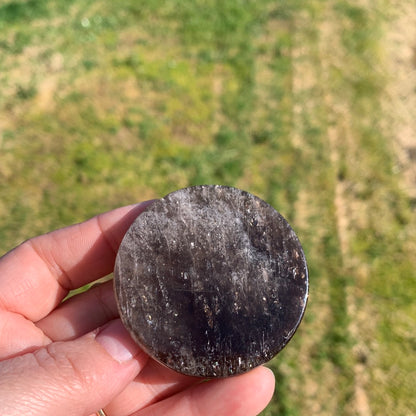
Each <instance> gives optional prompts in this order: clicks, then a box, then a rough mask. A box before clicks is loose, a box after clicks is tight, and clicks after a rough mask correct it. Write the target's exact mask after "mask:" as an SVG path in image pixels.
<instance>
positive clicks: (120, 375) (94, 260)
mask: <svg viewBox="0 0 416 416" xmlns="http://www.w3.org/2000/svg"><path fill="white" fill-rule="evenodd" d="M145 207H146V203H143V204H140V205H135V206H128V207H124V208H119V209H116V210H114V211H111V212H108V213H105V214H101V215H99V216H97V217H94V218H92V219H90V220H89V221H86V222H84V223H82V224H77V225H73V226H70V227H67V228H64V229H61V230H57V231H54V232H52V233H49V234H46V235H43V236H40V237H36V238H33V239H31V240H28V241H26V242H25V243H23V244H22V245H20V246H19V247H17V248H15V249H14V250H12V251H11V252H9V253H8V254H6V255H5V256H4V257H2V258H1V259H0V414H1V415H3V416H15V415H23V414H25V415H31V416H38V415H39V416H40V415H41V416H52V415H53V416H56V415H61V414H62V415H66V416H86V415H90V414H94V412H96V411H97V410H98V409H101V408H104V409H105V411H106V413H107V415H108V416H127V415H137V416H145V415H152V416H156V415H163V416H173V415H178V416H179V415H180V416H184V415H192V416H203V415H216V416H219V415H226V416H233V415H246V416H249V415H256V414H257V413H258V412H260V411H261V410H262V409H263V408H264V407H265V406H266V404H267V403H268V401H269V400H270V398H271V395H272V394H273V386H274V377H273V374H272V373H271V371H270V370H268V369H266V368H264V367H259V368H257V369H255V370H253V371H251V372H249V373H246V374H244V375H241V376H237V377H232V378H228V379H222V380H213V381H209V382H204V383H201V382H200V380H199V379H196V378H192V377H188V376H184V375H181V374H177V373H175V372H174V371H172V370H169V369H167V368H165V367H163V366H161V365H160V364H158V363H156V362H155V361H153V360H151V359H149V358H148V356H147V355H146V354H145V353H144V352H143V351H141V350H140V348H139V347H138V346H137V345H136V344H135V343H134V342H133V341H132V339H131V338H130V336H129V335H128V333H127V332H126V330H125V329H124V327H123V326H122V325H121V322H120V320H119V319H118V312H117V307H116V304H115V299H114V294H113V289H112V284H111V282H107V283H104V284H100V285H97V286H94V287H92V288H91V289H90V290H89V291H87V292H84V293H82V294H79V295H77V296H74V297H72V298H70V299H69V300H67V301H65V302H63V303H62V300H63V299H64V298H65V296H66V295H67V294H68V292H69V291H70V290H72V289H75V288H79V287H81V286H83V285H85V284H86V283H89V282H92V281H94V280H96V279H98V278H100V277H103V276H105V275H107V274H109V273H110V272H111V271H112V270H113V267H114V260H115V255H116V252H117V249H118V246H119V244H120V242H121V240H122V238H123V235H124V233H125V232H126V230H127V229H128V227H129V226H130V224H131V223H132V221H133V220H134V219H135V218H136V217H137V215H139V214H140V213H141V212H142V211H143V210H144V208H145Z"/></svg>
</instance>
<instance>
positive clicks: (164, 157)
mask: <svg viewBox="0 0 416 416" xmlns="http://www.w3.org/2000/svg"><path fill="white" fill-rule="evenodd" d="M142 3H143V2H140V3H139V2H135V1H133V0H127V1H125V2H123V4H122V5H121V4H116V3H111V2H104V1H102V0H90V1H87V2H85V1H84V2H81V1H79V0H71V1H65V2H64V1H61V0H55V1H52V2H48V4H46V1H32V0H29V1H23V0H22V1H18V0H15V1H10V0H6V1H4V2H3V4H2V5H1V6H0V29H1V32H2V37H1V39H0V85H1V86H2V88H1V89H0V215H1V218H3V220H2V221H0V248H1V250H2V251H7V250H8V249H10V248H12V247H13V246H14V245H16V244H18V243H19V242H21V241H22V240H24V239H26V238H29V237H30V236H33V235H36V234H39V233H43V232H47V231H50V230H51V229H54V228H58V227H61V226H64V225H67V224H70V223H74V222H78V221H82V220H84V219H86V218H88V217H90V216H92V215H95V214H97V213H99V212H102V211H105V210H108V209H112V208H115V207H118V206H120V205H123V204H128V203H132V202H136V201H139V200H143V199H148V198H153V197H158V196H162V195H164V194H166V193H168V192H170V191H173V190H175V189H178V188H181V187H185V186H189V185H193V184H201V183H221V184H227V185H232V186H237V187H240V188H243V189H245V190H247V191H250V192H252V193H255V194H257V195H259V196H260V197H262V198H264V199H265V200H267V201H268V202H269V203H271V204H272V205H273V206H274V207H276V208H277V209H278V210H279V211H280V212H281V213H282V214H283V215H284V216H285V217H286V218H288V220H289V221H290V222H291V223H292V225H293V227H294V228H295V230H296V231H297V233H298V235H299V237H300V239H301V241H302V243H303V245H304V248H305V251H306V254H307V258H308V261H309V268H310V278H311V294H310V302H309V305H308V310H307V313H306V316H305V320H304V322H303V323H302V325H301V327H300V329H299V331H298V333H297V334H296V336H295V337H294V339H293V340H292V341H291V343H290V344H289V345H288V347H287V348H285V350H283V351H282V352H281V353H280V354H279V355H278V356H277V357H276V358H275V359H274V360H273V361H272V362H271V364H270V365H271V367H272V368H273V370H274V371H275V374H276V377H277V387H276V395H275V397H274V398H273V400H272V402H271V404H270V405H269V406H268V408H267V409H266V410H265V411H264V413H263V414H264V415H265V416H266V415H268V416H272V415H280V416H282V415H283V416H285V415H306V414H307V415H311V414H312V415H313V414H319V415H326V414H328V415H333V414H337V415H364V416H366V415H369V414H373V415H382V414H390V415H398V416H399V415H400V416H401V415H410V414H414V413H415V412H416V401H415V398H414V394H413V387H412V383H411V381H410V380H412V379H415V370H414V369H415V368H416V362H415V361H416V359H415V357H416V354H415V349H416V339H415V331H414V327H415V320H416V310H415V306H414V305H415V304H414V301H413V300H414V297H415V294H416V279H415V278H416V272H415V270H416V267H415V266H416V264H415V263H416V261H415V259H414V249H415V244H416V238H415V230H416V224H415V215H414V201H413V202H412V200H411V198H410V197H409V196H408V195H407V194H406V192H404V191H403V187H402V185H401V184H402V178H401V176H400V171H398V170H397V169H396V166H397V160H396V156H395V152H394V148H393V144H392V143H393V140H394V137H395V134H396V132H395V131H394V129H393V128H392V127H391V125H393V123H389V120H390V119H391V118H392V117H393V116H392V115H391V114H386V112H385V110H384V107H383V105H382V103H383V101H385V100H387V99H388V95H387V93H386V85H387V84H388V83H389V82H391V80H390V79H389V77H388V74H387V73H386V70H385V60H386V57H385V53H384V52H383V45H384V44H383V39H384V33H385V30H386V27H387V22H388V19H389V18H390V14H389V13H390V11H391V7H392V6H391V5H390V4H389V3H388V2H383V1H381V0H380V1H373V2H360V1H358V0H357V1H353V2H349V1H348V2H347V1H344V0H334V1H333V2H323V1H319V0H309V1H306V2H300V1H291V2H288V1H283V0H280V1H269V0H257V1H254V0H245V1H243V0H230V1H227V2H222V1H218V0H208V1H199V0H194V1H189V0H182V1H177V0H168V1H165V2H161V1H157V0H152V1H148V2H145V3H144V4H142ZM367 3H368V4H367Z"/></svg>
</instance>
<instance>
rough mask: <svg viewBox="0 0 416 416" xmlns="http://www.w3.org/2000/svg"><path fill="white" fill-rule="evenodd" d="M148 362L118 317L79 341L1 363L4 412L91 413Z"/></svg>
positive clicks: (0, 398)
mask: <svg viewBox="0 0 416 416" xmlns="http://www.w3.org/2000/svg"><path fill="white" fill-rule="evenodd" d="M146 361H147V355H146V354H145V353H144V352H143V351H142V350H141V349H140V347H139V346H137V345H136V344H135V343H134V341H133V340H132V339H131V338H130V336H129V335H128V333H127V331H126V330H125V329H124V327H123V326H122V324H121V321H120V320H119V319H117V320H115V321H112V322H110V323H109V324H107V325H106V326H104V327H103V328H102V329H101V330H98V331H95V332H92V333H90V334H87V335H84V336H83V337H81V338H79V339H77V340H74V341H68V342H55V343H52V344H49V345H48V346H46V347H45V348H41V349H39V350H37V351H35V352H33V353H27V354H24V355H21V356H18V357H15V358H12V359H9V360H6V361H3V362H0V414H1V415H4V416H6V415H7V416H15V415H16V416H17V415H22V414H30V415H33V416H38V415H39V416H40V415H42V416H52V415H54V416H55V415H57V414H65V415H68V416H84V415H89V414H91V413H94V412H95V411H97V410H99V409H100V408H102V407H104V406H105V405H107V404H108V403H109V402H110V401H111V400H112V399H113V398H114V397H115V396H117V395H118V394H119V393H120V392H121V391H122V390H123V389H124V388H125V387H126V386H127V384H129V382H130V381H132V380H133V379H134V378H135V377H136V375H137V374H138V373H139V372H140V371H141V369H142V368H143V366H144V365H145V363H146Z"/></svg>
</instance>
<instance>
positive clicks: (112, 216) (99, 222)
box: [0, 201, 152, 322]
mask: <svg viewBox="0 0 416 416" xmlns="http://www.w3.org/2000/svg"><path fill="white" fill-rule="evenodd" d="M151 203H152V201H146V202H143V203H141V204H138V205H130V206H127V207H122V208H118V209H115V210H113V211H109V212H106V213H104V214H100V215H97V216H96V217H93V218H91V219H90V220H88V221H86V222H83V223H80V224H75V225H72V226H69V227H66V228H62V229H60V230H56V231H53V232H51V233H48V234H45V235H41V236H39V237H35V238H33V239H30V240H27V241H25V242H24V243H23V244H21V245H20V246H18V247H16V248H15V249H14V250H12V251H10V252H9V253H7V254H6V255H5V256H3V257H2V258H0V308H1V309H4V310H8V311H11V312H16V313H19V314H21V315H23V316H25V317H26V318H27V319H30V320H32V321H34V322H35V321H38V320H39V319H41V318H43V317H44V316H46V315H47V314H48V313H49V312H50V311H52V310H53V309H54V308H55V307H56V306H57V305H58V304H59V303H60V302H61V300H62V299H63V298H64V297H65V296H66V295H67V293H68V292H69V291H70V290H71V289H75V288H78V287H81V286H83V285H85V284H86V283H89V282H92V281H94V280H97V279H98V278H100V277H103V276H105V275H107V274H109V273H111V272H112V271H113V268H114V261H115V257H116V253H117V250H118V247H119V245H120V243H121V240H122V239H123V236H124V234H125V233H126V231H127V229H128V228H129V226H130V224H131V223H132V222H133V221H134V219H135V218H136V217H137V216H138V215H139V214H140V213H141V212H143V211H144V209H145V208H146V207H147V206H148V205H149V204H151Z"/></svg>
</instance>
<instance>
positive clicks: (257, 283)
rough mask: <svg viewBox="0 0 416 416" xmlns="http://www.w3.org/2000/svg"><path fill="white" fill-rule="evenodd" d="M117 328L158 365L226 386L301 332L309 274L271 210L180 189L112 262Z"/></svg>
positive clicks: (153, 209) (237, 195) (212, 191)
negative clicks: (125, 331)
mask: <svg viewBox="0 0 416 416" xmlns="http://www.w3.org/2000/svg"><path fill="white" fill-rule="evenodd" d="M114 282H115V283H114V285H115V293H116V298H117V303H118V307H119V311H120V316H121V319H122V321H123V323H124V325H125V326H126V328H127V329H128V331H129V332H130V334H131V335H132V337H133V338H134V340H135V341H136V342H137V343H138V344H139V345H140V346H141V347H142V348H143V349H144V350H145V351H146V352H147V353H148V354H149V355H150V356H151V357H153V358H154V359H155V360H157V361H159V362H160V363H162V364H164V365H166V366H168V367H169V368H171V369H173V370H176V371H178V372H181V373H183V374H188V375H193V376H200V377H226V376H231V375H235V374H240V373H244V372H246V371H248V370H250V369H252V368H254V367H256V366H258V365H260V364H263V363H265V362H267V361H269V360H270V359H271V358H272V357H273V356H275V355H276V354H277V353H278V352H279V351H280V350H281V349H282V348H283V347H284V346H285V345H286V343H287V342H288V341H289V340H290V338H291V337H292V335H293V334H294V332H295V330H296V328H297V327H298V325H299V323H300V321H301V319H302V316H303V313H304V310H305V306H306V301H307V297H308V271H307V266H306V261H305V256H304V253H303V250H302V247H301V245H300V243H299V240H298V238H297V236H296V235H295V233H294V231H293V230H292V228H291V227H290V226H289V224H288V223H287V221H286V220H285V219H284V218H283V217H282V216H281V215H280V214H279V213H278V212H277V211H276V210H275V209H274V208H272V207H271V206H270V205H268V204H267V203H266V202H264V201H262V200H261V199H259V198H257V197H256V196H253V195H251V194H249V193H247V192H245V191H242V190H239V189H236V188H230V187H225V186H218V185H203V186H195V187H191V188H185V189H181V190H179V191H176V192H173V193H171V194H169V195H167V196H166V197H164V198H162V199H160V200H157V201H155V202H154V203H153V204H151V205H150V206H149V207H148V208H147V209H146V210H145V211H144V212H143V213H142V214H141V215H139V216H138V217H137V219H136V220H135V221H134V223H133V224H132V225H131V227H130V229H129V230H128V231H127V233H126V235H125V237H124V239H123V241H122V243H121V245H120V248H119V251H118V254H117V259H116V264H115V275H114Z"/></svg>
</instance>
